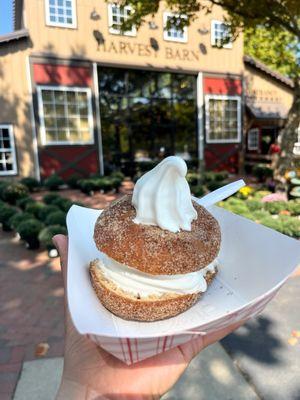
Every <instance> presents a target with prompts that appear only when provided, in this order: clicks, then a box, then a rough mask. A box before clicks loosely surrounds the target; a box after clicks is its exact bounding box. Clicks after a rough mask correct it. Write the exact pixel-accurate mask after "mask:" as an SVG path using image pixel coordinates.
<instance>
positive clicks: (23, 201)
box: [16, 196, 35, 210]
mask: <svg viewBox="0 0 300 400" xmlns="http://www.w3.org/2000/svg"><path fill="white" fill-rule="evenodd" d="M33 203H35V200H34V199H33V198H32V197H30V196H27V197H23V198H22V199H19V200H17V202H16V205H17V206H18V207H19V208H21V210H25V208H26V206H27V204H33Z"/></svg>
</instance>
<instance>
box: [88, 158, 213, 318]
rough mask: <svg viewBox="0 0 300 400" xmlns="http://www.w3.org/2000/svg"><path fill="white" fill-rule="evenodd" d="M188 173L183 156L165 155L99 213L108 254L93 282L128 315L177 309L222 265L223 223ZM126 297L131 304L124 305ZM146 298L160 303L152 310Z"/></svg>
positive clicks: (98, 232) (98, 228) (102, 246)
mask: <svg viewBox="0 0 300 400" xmlns="http://www.w3.org/2000/svg"><path fill="white" fill-rule="evenodd" d="M186 173H187V166H186V164H185V162H184V161H183V160H182V159H181V158H179V157H175V156H172V157H168V158H166V159H164V160H163V161H162V162H160V163H159V164H158V165H157V166H156V167H155V168H153V169H152V170H151V171H149V172H147V173H146V174H145V175H143V176H142V177H141V178H140V179H139V180H138V181H137V182H136V184H135V187H134V191H133V195H132V197H131V196H127V197H126V196H125V197H124V198H122V199H120V200H119V201H117V202H116V203H114V204H112V205H111V206H110V207H109V208H108V209H107V210H104V212H103V214H101V215H100V217H99V218H98V220H97V223H96V225H95V233H94V239H95V243H96V245H97V247H98V249H99V250H100V251H101V252H102V254H101V255H99V260H96V261H94V262H93V263H91V267H90V273H91V277H92V283H93V286H94V288H95V290H96V293H97V295H98V297H99V299H100V300H101V301H102V303H103V304H104V305H105V307H107V308H108V309H109V310H111V311H112V312H114V313H115V314H117V315H119V316H122V317H123V318H128V319H137V320H145V321H148V320H156V319H162V318H166V317H167V316H172V315H176V314H177V313H178V312H182V311H184V309H186V308H188V307H189V306H190V305H192V303H194V302H195V301H196V300H197V299H198V298H199V295H200V293H204V292H205V291H206V290H207V286H208V283H210V281H211V279H212V278H213V277H214V275H215V274H216V272H217V261H216V254H217V253H218V250H219V245H220V231H219V226H218V223H217V221H215V219H214V218H213V217H212V216H211V215H210V214H209V213H208V212H207V211H206V210H205V209H204V208H202V207H200V206H198V205H197V204H195V203H193V202H192V198H191V192H190V188H189V185H188V183H187V181H186V178H185V176H186ZM197 260H199V261H197ZM96 280H97V283H95V281H96ZM112 296H113V297H114V301H113V302H112V301H111V297H112ZM118 300H119V301H120V304H122V305H124V303H125V304H126V307H125V309H126V311H122V310H120V309H119V308H117V307H116V302H118ZM144 302H145V303H148V307H149V306H152V307H154V305H155V304H156V305H157V307H158V306H159V307H160V309H156V308H151V307H150V308H149V309H147V310H146V309H145V308H143V304H144ZM154 303H155V304H154ZM165 303H166V304H165ZM133 304H134V306H133ZM132 307H133V308H132ZM128 313H129V314H130V315H129V316H128V315H127V314H128Z"/></svg>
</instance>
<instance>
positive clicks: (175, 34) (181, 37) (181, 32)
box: [163, 12, 188, 43]
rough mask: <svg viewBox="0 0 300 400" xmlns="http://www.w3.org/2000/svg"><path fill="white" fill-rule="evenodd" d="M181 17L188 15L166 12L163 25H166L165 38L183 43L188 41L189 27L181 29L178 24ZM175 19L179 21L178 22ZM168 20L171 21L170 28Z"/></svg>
mask: <svg viewBox="0 0 300 400" xmlns="http://www.w3.org/2000/svg"><path fill="white" fill-rule="evenodd" d="M180 18H186V16H184V15H178V14H172V13H169V12H164V14H163V25H164V39H165V40H170V41H172V42H182V43H186V42H187V41H188V33H187V27H186V26H185V27H183V29H180V28H179V26H178V22H180ZM174 19H176V20H177V21H178V22H177V24H176V22H175V20H174ZM168 21H171V27H170V28H169V29H167V25H168Z"/></svg>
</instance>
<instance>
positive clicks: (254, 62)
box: [243, 55, 294, 88]
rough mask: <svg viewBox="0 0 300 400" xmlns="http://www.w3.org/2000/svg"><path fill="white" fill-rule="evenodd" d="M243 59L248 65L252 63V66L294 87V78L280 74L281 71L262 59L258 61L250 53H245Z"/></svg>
mask: <svg viewBox="0 0 300 400" xmlns="http://www.w3.org/2000/svg"><path fill="white" fill-rule="evenodd" d="M243 59H244V63H245V64H246V65H250V66H251V67H253V68H255V69H258V70H259V71H261V72H263V73H265V74H266V75H269V76H271V77H272V78H273V79H276V80H277V81H280V82H281V83H283V84H285V85H286V86H289V87H290V88H293V87H294V82H293V81H292V79H289V78H287V77H286V76H284V75H282V74H280V73H279V72H276V71H273V70H272V69H270V68H269V67H267V66H266V65H265V64H264V63H262V62H261V61H258V60H256V59H255V58H253V57H250V56H248V55H245V56H244V58H243Z"/></svg>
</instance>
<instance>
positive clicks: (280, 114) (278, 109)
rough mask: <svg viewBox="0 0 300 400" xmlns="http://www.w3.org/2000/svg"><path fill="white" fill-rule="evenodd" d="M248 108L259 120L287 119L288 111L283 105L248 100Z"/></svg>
mask: <svg viewBox="0 0 300 400" xmlns="http://www.w3.org/2000/svg"><path fill="white" fill-rule="evenodd" d="M246 108H247V110H248V111H249V112H250V114H251V115H252V116H253V117H254V118H257V119H286V118H287V115H288V109H287V108H286V107H285V106H284V105H283V104H282V103H274V102H263V101H253V99H247V98H246Z"/></svg>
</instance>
